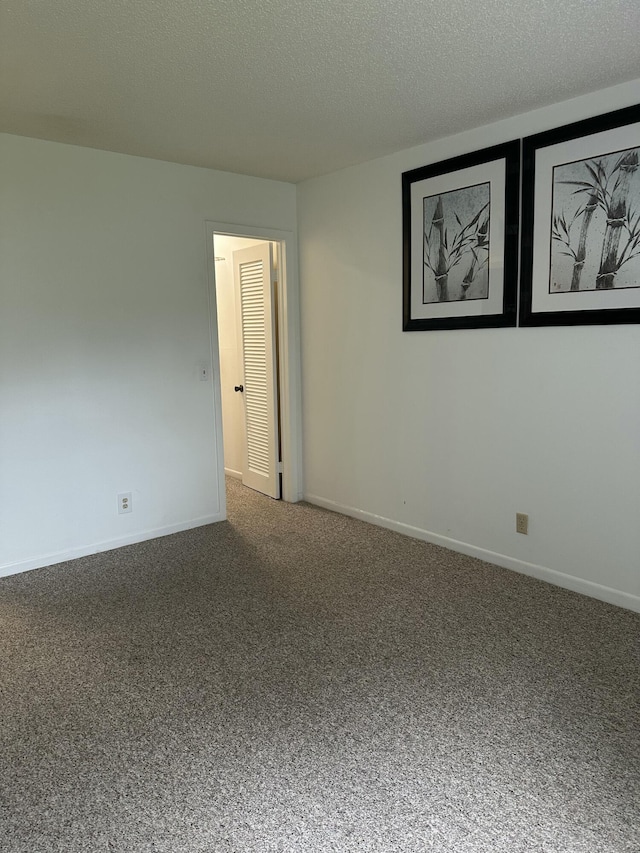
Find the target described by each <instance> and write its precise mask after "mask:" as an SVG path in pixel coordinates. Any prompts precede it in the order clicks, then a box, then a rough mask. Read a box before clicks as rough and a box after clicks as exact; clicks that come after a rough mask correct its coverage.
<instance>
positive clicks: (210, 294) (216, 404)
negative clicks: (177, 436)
mask: <svg viewBox="0 0 640 853" xmlns="http://www.w3.org/2000/svg"><path fill="white" fill-rule="evenodd" d="M204 233H205V243H206V254H205V263H206V266H205V281H206V286H207V305H208V309H209V311H208V313H209V317H208V319H209V357H210V358H211V368H212V369H211V379H212V391H213V393H212V399H211V403H212V405H213V435H214V436H215V448H214V450H215V456H216V477H217V481H218V484H217V485H218V507H219V512H220V515H221V516H222V518H226V517H227V492H226V489H225V485H224V475H223V474H222V472H223V471H224V444H223V442H222V387H221V385H220V345H219V341H218V308H217V295H216V265H215V258H214V256H213V231H210V229H209V223H208V222H206V221H205V223H204Z"/></svg>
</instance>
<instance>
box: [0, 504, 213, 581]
mask: <svg viewBox="0 0 640 853" xmlns="http://www.w3.org/2000/svg"><path fill="white" fill-rule="evenodd" d="M224 520H225V517H224V515H223V514H222V513H215V514H214V515H204V516H201V517H200V518H193V519H191V520H190V521H181V522H179V523H178V524H169V525H167V526H166V527H154V528H153V529H151V530H142V531H139V532H138V533H133V534H131V535H130V536H122V537H120V538H118V539H107V540H106V541H104V542H97V543H95V544H93V545H83V546H82V547H81V548H71V549H70V550H69V551H58V552H57V553H55V554H47V555H46V556H43V557H36V558H34V559H32V560H25V561H24V562H21V563H7V564H6V565H4V566H0V578H1V577H7V576H8V575H16V574H19V573H20V572H29V571H31V570H32V569H42V568H44V567H45V566H54V565H55V564H56V563H66V562H67V561H68V560H77V559H78V558H79V557H88V556H90V555H91V554H99V553H101V552H102V551H113V550H114V549H116V548H123V547H124V546H125V545H136V544H138V543H139V542H147V541H148V540H149V539H159V538H160V537H161V536H170V535H171V534H172V533H182V532H183V531H184V530H192V529H193V528H194V527H204V525H206V524H214V523H215V522H217V521H224Z"/></svg>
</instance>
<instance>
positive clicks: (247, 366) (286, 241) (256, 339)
mask: <svg viewBox="0 0 640 853" xmlns="http://www.w3.org/2000/svg"><path fill="white" fill-rule="evenodd" d="M293 238H294V235H293V234H290V233H289V232H280V231H273V230H267V229H253V228H244V227H239V226H229V225H224V224H220V223H210V222H208V223H207V243H208V251H207V258H208V269H209V293H210V302H211V308H212V310H211V337H212V363H213V366H214V370H213V378H214V389H215V391H216V409H217V412H216V414H217V417H216V422H217V423H218V424H221V425H222V429H217V431H216V439H217V442H218V460H219V470H220V473H221V476H220V478H219V479H220V481H221V486H220V492H221V493H222V494H221V498H222V497H223V495H224V476H222V474H223V472H224V473H226V474H227V476H232V477H235V478H237V479H241V480H242V481H243V482H244V483H245V484H246V485H249V486H250V487H251V488H254V489H256V490H258V491H262V492H264V493H265V494H269V495H270V496H271V497H280V496H281V497H282V498H284V500H286V501H290V502H295V501H297V500H299V499H300V498H301V497H302V484H301V477H300V473H301V459H300V456H301V452H300V450H301V449H300V381H299V380H300V356H299V313H298V298H297V297H298V292H297V280H296V277H295V275H294V271H295V260H292V258H294V257H295V243H294V239H293ZM255 253H257V256H255ZM256 257H257V258H258V259H259V258H262V262H261V263H258V262H257V260H256ZM259 268H260V269H261V270H262V273H263V274H264V276H265V278H264V281H262V280H259V279H258V278H257V277H256V275H257V270H258V269H259ZM263 294H264V295H265V298H264V299H262V295H263ZM243 308H244V311H243ZM263 380H264V382H263ZM270 412H272V414H271V415H270V414H269V413H270ZM224 505H225V506H226V501H225V503H224Z"/></svg>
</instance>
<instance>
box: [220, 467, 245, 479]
mask: <svg viewBox="0 0 640 853" xmlns="http://www.w3.org/2000/svg"><path fill="white" fill-rule="evenodd" d="M224 473H225V474H226V475H227V477H233V479H234V480H241V479H242V471H234V470H233V468H225V469H224Z"/></svg>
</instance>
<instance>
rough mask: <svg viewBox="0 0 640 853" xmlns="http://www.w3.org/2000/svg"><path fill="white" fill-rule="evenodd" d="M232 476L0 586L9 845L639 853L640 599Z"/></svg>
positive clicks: (167, 851)
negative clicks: (207, 501) (215, 504)
mask: <svg viewBox="0 0 640 853" xmlns="http://www.w3.org/2000/svg"><path fill="white" fill-rule="evenodd" d="M228 491H229V521H228V522H224V523H222V524H218V525H212V526H209V527H205V528H200V529H198V530H194V531H190V532H187V533H182V534H178V535H175V536H171V537H166V538H163V539H157V540H155V541H153V542H147V543H144V544H142V545H136V546H132V547H128V548H124V549H121V550H119V551H111V552H109V553H106V554H100V555H96V556H93V557H88V558H85V559H81V560H77V561H75V562H72V563H66V564H63V565H59V566H54V567H51V568H48V569H40V570H38V571H34V572H29V573H27V574H23V575H19V576H14V577H11V578H6V579H4V580H2V581H0V673H1V680H0V703H1V704H0V723H1V727H0V795H1V798H0V850H2V851H3V853H53V851H60V853H77V851H96V853H98V851H118V853H120V851H122V853H128V851H136V853H138V852H139V853H146V852H147V851H156V853H205V851H207V853H228V851H234V853H275V851H282V853H289V851H295V852H296V853H324V851H344V853H352V851H353V853H357V851H375V853H395V851H406V852H407V853H422V851H434V850H435V851H446V853H463V851H464V853H480V851H482V853H485V852H486V853H489V851H490V852H491V853H521V851H527V853H543V851H544V853H622V851H625V852H626V853H638V851H639V850H640V681H639V643H640V617H639V616H637V615H635V614H633V613H630V612H627V611H625V610H621V609H618V608H615V607H612V606H609V605H606V604H602V603H600V602H598V601H594V600H591V599H588V598H585V597H582V596H580V595H576V594H573V593H570V592H565V591H563V590H560V589H557V588H554V587H551V586H548V585H546V584H544V583H541V582H538V581H535V580H531V579H529V578H525V577H522V576H519V575H517V574H514V573H511V572H508V571H506V570H502V569H498V568H495V567H493V566H490V565H487V564H485V563H481V562H479V561H476V560H473V559H471V558H468V557H464V556H461V555H458V554H455V553H452V552H449V551H445V550H442V549H440V548H436V547H433V546H430V545H426V544H424V543H421V542H417V541H415V540H412V539H408V538H405V537H402V536H400V535H398V534H395V533H391V532H389V531H386V530H382V529H378V528H375V527H371V526H369V525H366V524H364V523H361V522H358V521H354V520H352V519H349V518H345V517H343V516H339V515H335V514H332V513H328V512H324V511H323V510H319V509H317V508H314V507H311V506H308V505H305V504H298V505H287V504H283V503H277V502H274V501H271V500H269V499H268V498H264V497H262V496H261V495H258V494H256V493H254V492H251V491H250V490H247V489H243V487H242V486H240V485H239V484H238V483H236V482H235V481H231V482H229V484H228Z"/></svg>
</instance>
